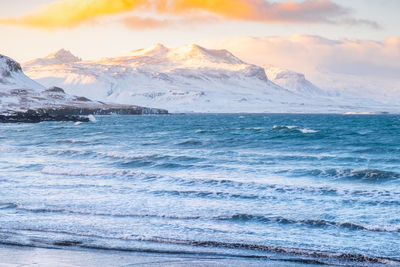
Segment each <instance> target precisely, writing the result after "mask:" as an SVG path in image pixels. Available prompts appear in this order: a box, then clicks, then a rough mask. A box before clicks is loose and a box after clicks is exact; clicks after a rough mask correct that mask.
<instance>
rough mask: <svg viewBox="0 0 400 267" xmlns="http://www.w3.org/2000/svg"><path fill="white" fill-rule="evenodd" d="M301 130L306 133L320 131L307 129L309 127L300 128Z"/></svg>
mask: <svg viewBox="0 0 400 267" xmlns="http://www.w3.org/2000/svg"><path fill="white" fill-rule="evenodd" d="M299 131H300V132H302V133H305V134H307V133H318V131H316V130H312V129H307V128H304V129H300V130H299Z"/></svg>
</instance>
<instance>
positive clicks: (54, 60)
mask: <svg viewBox="0 0 400 267" xmlns="http://www.w3.org/2000/svg"><path fill="white" fill-rule="evenodd" d="M79 61H82V59H81V58H79V57H76V56H74V55H73V54H72V53H71V52H70V51H68V50H65V49H60V50H58V51H56V52H54V53H52V54H50V55H48V56H46V57H44V58H37V59H34V60H31V61H28V62H26V63H24V64H23V66H24V68H29V67H33V66H48V65H58V64H69V63H74V62H79Z"/></svg>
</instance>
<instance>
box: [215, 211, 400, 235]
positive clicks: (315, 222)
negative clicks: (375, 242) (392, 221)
mask: <svg viewBox="0 0 400 267" xmlns="http://www.w3.org/2000/svg"><path fill="white" fill-rule="evenodd" d="M215 219H217V220H224V221H232V222H262V223H279V224H297V225H304V226H307V227H321V228H324V227H338V228H343V229H347V230H363V231H370V232H393V233H400V228H396V227H392V226H387V227H370V226H364V225H361V224H357V223H352V222H335V221H328V220H323V219H291V218H285V217H281V216H271V217H268V216H262V215H252V214H235V215H232V216H221V217H215Z"/></svg>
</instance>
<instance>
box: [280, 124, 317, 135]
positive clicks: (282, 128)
mask: <svg viewBox="0 0 400 267" xmlns="http://www.w3.org/2000/svg"><path fill="white" fill-rule="evenodd" d="M272 129H273V130H274V131H279V132H300V133H303V134H311V133H318V132H319V131H317V130H313V129H308V128H299V127H298V126H295V125H289V126H286V125H274V126H273V127H272Z"/></svg>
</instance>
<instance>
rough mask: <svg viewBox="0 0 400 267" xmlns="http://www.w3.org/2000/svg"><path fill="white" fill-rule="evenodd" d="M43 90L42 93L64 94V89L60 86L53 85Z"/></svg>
mask: <svg viewBox="0 0 400 267" xmlns="http://www.w3.org/2000/svg"><path fill="white" fill-rule="evenodd" d="M43 92H44V93H59V94H65V91H64V89H62V88H60V87H57V86H54V87H52V88H49V89H47V90H44V91H43Z"/></svg>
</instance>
